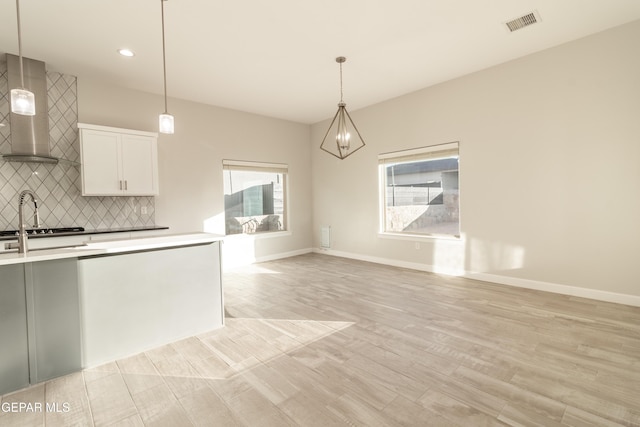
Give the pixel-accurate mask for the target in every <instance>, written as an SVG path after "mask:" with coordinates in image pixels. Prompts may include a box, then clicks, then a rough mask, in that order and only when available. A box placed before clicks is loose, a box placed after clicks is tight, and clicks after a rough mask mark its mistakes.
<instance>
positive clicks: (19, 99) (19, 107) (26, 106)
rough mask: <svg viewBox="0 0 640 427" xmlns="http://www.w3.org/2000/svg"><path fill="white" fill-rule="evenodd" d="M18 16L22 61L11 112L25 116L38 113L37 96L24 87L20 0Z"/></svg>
mask: <svg viewBox="0 0 640 427" xmlns="http://www.w3.org/2000/svg"><path fill="white" fill-rule="evenodd" d="M16 15H17V17H18V57H19V61H20V87H19V88H16V89H11V112H12V113H15V114H21V115H23V116H35V115H36V97H35V95H34V94H33V92H31V91H29V90H27V89H25V87H24V69H23V65H22V34H21V32H20V0H16Z"/></svg>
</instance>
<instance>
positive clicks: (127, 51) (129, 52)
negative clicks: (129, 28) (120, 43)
mask: <svg viewBox="0 0 640 427" xmlns="http://www.w3.org/2000/svg"><path fill="white" fill-rule="evenodd" d="M118 53H119V54H120V55H122V56H128V57H131V56H135V53H133V51H132V50H131V49H118Z"/></svg>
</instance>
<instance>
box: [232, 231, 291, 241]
mask: <svg viewBox="0 0 640 427" xmlns="http://www.w3.org/2000/svg"><path fill="white" fill-rule="evenodd" d="M284 236H291V231H273V232H264V233H252V234H229V235H228V236H224V240H242V239H252V240H260V239H268V238H272V237H284Z"/></svg>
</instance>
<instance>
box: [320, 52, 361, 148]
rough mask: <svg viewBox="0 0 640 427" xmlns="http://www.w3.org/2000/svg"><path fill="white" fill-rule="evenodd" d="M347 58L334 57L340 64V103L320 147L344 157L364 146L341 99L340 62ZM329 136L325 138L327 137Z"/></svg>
mask: <svg viewBox="0 0 640 427" xmlns="http://www.w3.org/2000/svg"><path fill="white" fill-rule="evenodd" d="M346 60H347V58H345V57H344V56H339V57H337V58H336V62H337V63H338V64H340V103H339V104H338V111H337V112H336V115H335V116H334V117H333V120H332V121H331V124H330V125H329V129H327V133H326V134H325V135H324V139H323V140H322V144H320V149H322V150H324V151H326V152H327V153H329V154H331V155H332V156H335V157H337V158H339V159H344V158H346V157H348V156H350V155H351V154H353V153H355V152H356V151H358V150H359V149H361V148H362V147H364V145H365V144H364V140H363V139H362V136H361V135H360V132H358V128H356V125H355V124H354V123H353V120H351V116H350V115H349V112H348V111H347V104H345V103H344V101H343V99H342V64H343V63H344V62H345V61H346ZM329 135H331V137H330V138H329V139H328V140H327V138H328V137H329ZM334 135H335V136H334Z"/></svg>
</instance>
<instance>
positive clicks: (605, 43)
mask: <svg viewBox="0 0 640 427" xmlns="http://www.w3.org/2000/svg"><path fill="white" fill-rule="evenodd" d="M514 36H515V35H514ZM639 40H640V21H637V22H634V23H631V24H628V25H625V26H622V27H618V28H615V29H612V30H609V31H606V32H603V33H600V34H596V35H593V36H590V37H588V38H584V39H581V40H577V41H574V42H571V43H568V44H566V45H562V46H559V47H557V48H553V49H550V50H546V51H543V52H540V53H536V54H533V55H530V56H527V57H524V58H521V59H518V60H515V61H512V62H509V63H505V64H502V65H499V66H496V67H493V68H490V69H487V70H483V71H481V72H478V73H474V74H471V75H468V76H465V77H462V78H459V79H456V80H452V81H449V82H446V83H443V84H440V85H437V86H434V87H430V88H426V89H424V90H421V91H418V92H415V93H411V94H408V95H405V96H402V97H399V98H396V99H393V100H389V101H387V102H383V103H381V104H378V105H375V106H372V107H369V108H365V109H362V110H359V111H353V112H351V115H352V117H353V119H354V122H355V123H356V125H357V126H358V129H359V130H360V132H361V134H362V136H363V138H364V139H365V142H366V144H367V145H366V147H364V148H363V149H362V150H360V151H358V152H357V153H356V154H354V155H353V156H351V157H349V158H348V159H346V160H344V161H340V160H337V159H334V158H332V157H331V156H329V155H327V154H325V153H323V152H322V151H320V150H318V149H317V146H319V145H320V142H321V140H322V137H323V136H324V132H325V131H326V128H327V127H328V124H329V122H328V121H325V122H322V123H319V124H316V125H313V126H312V133H311V135H312V144H313V145H314V147H313V150H312V158H313V159H312V164H313V171H312V177H313V178H312V186H313V194H314V198H313V214H314V215H313V218H314V219H313V236H314V247H319V246H320V227H321V226H323V225H329V226H331V227H332V248H331V251H329V252H330V253H334V254H339V255H345V256H352V257H355V258H361V259H370V260H374V261H381V262H388V263H390V264H397V265H407V266H412V267H416V268H424V269H426V270H435V271H449V272H459V273H461V272H466V273H467V274H468V273H470V272H475V273H480V274H476V275H475V276H474V277H479V278H483V279H490V280H494V281H498V282H503V283H509V284H515V285H522V286H528V287H534V288H535V287H538V288H541V289H548V290H553V291H559V292H566V293H570V294H575V295H582V296H591V297H596V298H600V299H608V300H612V301H618V302H629V303H633V304H638V305H640V286H639V285H640V270H639V268H638V266H637V263H638V260H639V259H640V225H639V224H640V196H639V195H640V55H638V49H639V48H640V45H639V43H638V41H639ZM397 78H399V79H401V78H402V75H398V76H397ZM345 94H346V95H348V87H347V88H345ZM345 100H346V102H347V108H348V105H349V104H348V103H349V99H348V97H347V98H345ZM450 141H460V154H461V157H460V168H461V169H460V200H461V228H462V233H463V239H461V240H460V241H451V240H434V239H429V240H423V241H421V242H419V243H420V248H419V249H417V248H416V242H415V241H408V240H393V239H386V238H381V237H380V236H379V235H378V234H377V231H378V177H377V155H378V154H379V153H383V152H388V151H394V150H402V149H409V148H416V147H421V146H426V145H431V144H440V143H445V142H450Z"/></svg>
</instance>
